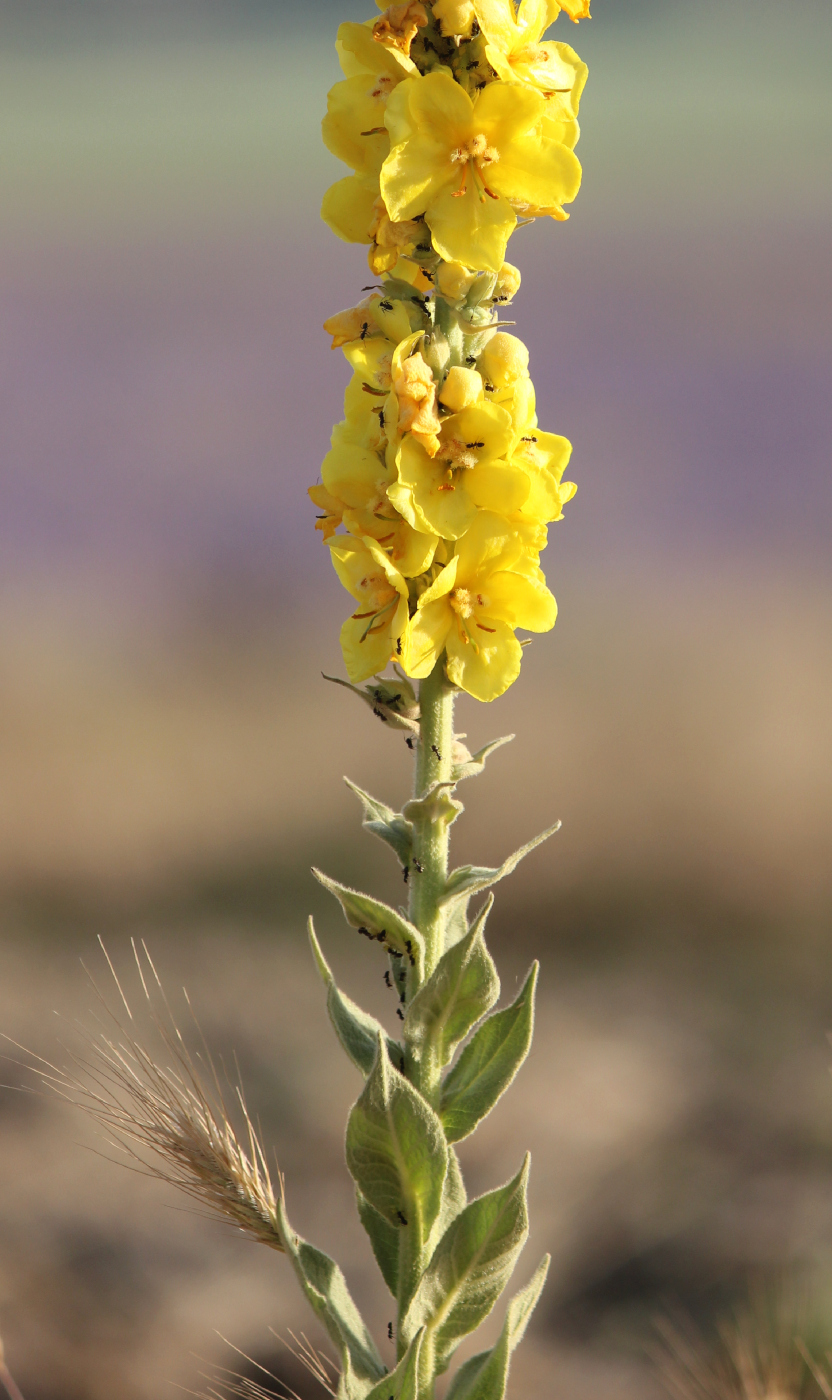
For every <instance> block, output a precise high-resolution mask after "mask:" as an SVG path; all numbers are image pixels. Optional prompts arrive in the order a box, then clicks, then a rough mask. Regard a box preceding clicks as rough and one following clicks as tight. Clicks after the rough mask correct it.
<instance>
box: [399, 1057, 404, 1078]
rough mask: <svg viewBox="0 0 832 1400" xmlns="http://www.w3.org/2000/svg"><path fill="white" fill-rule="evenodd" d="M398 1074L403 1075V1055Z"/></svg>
mask: <svg viewBox="0 0 832 1400" xmlns="http://www.w3.org/2000/svg"><path fill="white" fill-rule="evenodd" d="M399 1074H404V1055H402V1058H401V1060H400V1061H399Z"/></svg>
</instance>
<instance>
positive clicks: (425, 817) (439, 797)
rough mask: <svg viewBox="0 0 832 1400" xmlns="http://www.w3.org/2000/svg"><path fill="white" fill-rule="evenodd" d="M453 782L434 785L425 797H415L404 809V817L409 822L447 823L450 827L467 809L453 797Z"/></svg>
mask: <svg viewBox="0 0 832 1400" xmlns="http://www.w3.org/2000/svg"><path fill="white" fill-rule="evenodd" d="M453 787H454V784H453V782H447V783H445V782H441V783H432V784H431V786H430V787H429V788H428V790H427V792H426V793H425V795H424V797H414V798H413V799H412V800H411V801H410V802H406V803H405V804H404V806H403V807H402V816H403V817H406V818H407V820H408V821H409V822H439V821H443V822H446V823H447V825H448V826H450V824H451V822H455V821H456V819H457V817H458V816H459V814H460V812H464V811H465V808H464V806H463V805H462V803H461V802H457V800H456V798H455V797H451V792H452V790H453Z"/></svg>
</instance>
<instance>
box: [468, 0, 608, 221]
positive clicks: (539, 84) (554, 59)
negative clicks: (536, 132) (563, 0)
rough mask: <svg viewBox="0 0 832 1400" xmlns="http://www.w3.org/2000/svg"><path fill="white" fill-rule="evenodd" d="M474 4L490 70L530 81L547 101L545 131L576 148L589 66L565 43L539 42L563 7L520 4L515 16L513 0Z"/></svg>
mask: <svg viewBox="0 0 832 1400" xmlns="http://www.w3.org/2000/svg"><path fill="white" fill-rule="evenodd" d="M474 2H475V7H476V11H477V19H478V21H479V25H480V28H481V29H482V32H483V35H484V37H485V40H486V46H485V56H486V58H487V59H488V62H489V63H490V64H491V67H492V68H493V69H494V72H495V73H497V74H498V76H499V77H500V78H502V79H503V81H504V82H507V83H510V82H519V83H528V84H529V86H530V87H533V88H536V89H537V90H538V92H541V93H542V94H543V95H544V97H545V98H546V99H547V118H546V129H548V131H549V133H550V135H551V136H552V137H553V138H554V139H555V140H558V141H561V142H563V144H564V145H567V146H568V147H569V149H570V150H572V149H574V146H575V143H576V141H577V139H578V135H579V130H578V122H577V116H578V107H579V105H580V100H581V93H582V92H583V89H584V85H585V83H586V77H587V71H588V70H587V66H586V64H585V63H583V62H582V61H581V59H580V58H579V57H578V55H577V54H576V53H575V50H574V49H572V48H570V47H569V45H568V44H562V43H558V42H557V41H553V40H546V41H543V35H544V34H545V32H546V30H547V29H548V28H549V26H550V25H551V24H552V23H553V21H554V20H556V19H557V17H558V12H559V11H560V9H561V8H562V7H561V6H560V5H559V4H558V3H557V0H520V6H519V8H518V9H517V10H516V12H515V7H514V0H474ZM575 8H577V7H575ZM529 202H530V203H534V201H529ZM560 202H561V203H562V202H563V201H560Z"/></svg>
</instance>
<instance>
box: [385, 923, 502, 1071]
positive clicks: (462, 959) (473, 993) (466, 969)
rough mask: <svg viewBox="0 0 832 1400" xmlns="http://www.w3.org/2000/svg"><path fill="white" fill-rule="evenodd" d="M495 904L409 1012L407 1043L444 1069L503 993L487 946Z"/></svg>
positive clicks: (440, 965)
mask: <svg viewBox="0 0 832 1400" xmlns="http://www.w3.org/2000/svg"><path fill="white" fill-rule="evenodd" d="M493 902H494V899H493V896H489V898H488V902H487V904H486V905H485V907H484V908H483V909H481V910H480V913H479V915H478V916H477V918H476V920H475V922H474V923H473V924H472V926H471V928H470V930H469V931H468V933H467V934H466V935H465V937H464V938H462V939H461V940H460V941H459V943H455V944H454V946H453V947H452V948H449V949H448V951H447V953H445V954H444V955H443V956H442V957H441V958H440V960H439V963H438V964H437V966H436V968H435V970H434V972H433V973H432V974H431V976H430V977H429V978H428V980H427V982H426V983H425V985H424V986H423V987H421V988H420V989H419V991H418V992H417V993H416V995H415V997H414V998H413V1000H412V1002H411V1003H410V1005H409V1007H408V1008H407V1015H406V1016H405V1018H404V1038H405V1040H406V1041H407V1042H408V1044H410V1045H411V1046H412V1047H413V1049H414V1051H415V1052H416V1053H417V1054H418V1055H420V1056H426V1057H427V1056H430V1057H431V1058H433V1059H434V1060H435V1062H436V1064H438V1066H439V1067H440V1068H442V1069H444V1067H445V1065H446V1064H447V1063H448V1061H449V1060H450V1058H451V1056H452V1055H453V1053H454V1051H455V1050H456V1047H457V1046H458V1045H459V1044H460V1042H461V1041H463V1040H464V1039H465V1037H466V1035H467V1034H468V1032H469V1031H470V1030H471V1028H472V1026H475V1025H476V1023H477V1021H479V1019H480V1017H482V1016H484V1015H485V1013H486V1012H487V1011H490V1010H491V1008H492V1006H493V1005H494V1003H495V1001H496V1000H497V998H498V997H499V995H500V979H499V977H498V976H497V969H496V967H495V966H494V960H493V958H492V957H491V954H490V953H489V952H488V949H487V948H486V946H485V944H484V942H483V928H484V927H485V921H486V919H487V917H488V913H489V910H490V909H491V906H492V904H493Z"/></svg>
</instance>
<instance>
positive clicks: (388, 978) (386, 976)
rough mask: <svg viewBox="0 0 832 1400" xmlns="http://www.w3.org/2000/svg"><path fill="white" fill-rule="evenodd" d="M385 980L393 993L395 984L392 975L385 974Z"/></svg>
mask: <svg viewBox="0 0 832 1400" xmlns="http://www.w3.org/2000/svg"><path fill="white" fill-rule="evenodd" d="M384 980H385V982H386V983H387V985H388V987H389V988H390V989H391V991H392V989H393V983H392V982H391V981H390V973H389V972H385V974H384Z"/></svg>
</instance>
